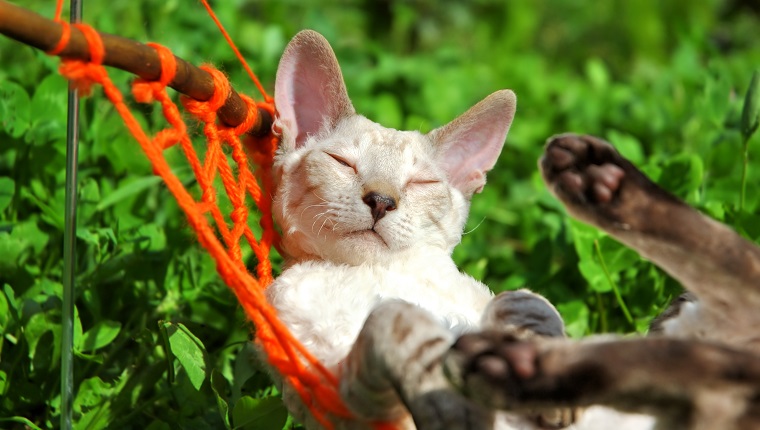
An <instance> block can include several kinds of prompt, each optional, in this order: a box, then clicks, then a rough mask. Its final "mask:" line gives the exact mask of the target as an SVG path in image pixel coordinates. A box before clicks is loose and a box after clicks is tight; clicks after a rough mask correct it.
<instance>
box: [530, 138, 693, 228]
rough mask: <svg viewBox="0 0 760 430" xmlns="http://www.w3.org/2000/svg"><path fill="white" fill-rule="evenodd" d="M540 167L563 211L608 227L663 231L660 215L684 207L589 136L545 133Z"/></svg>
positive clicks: (602, 142) (608, 147) (632, 166)
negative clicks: (547, 136)
mask: <svg viewBox="0 0 760 430" xmlns="http://www.w3.org/2000/svg"><path fill="white" fill-rule="evenodd" d="M539 167H540V169H541V174H542V176H543V179H544V182H546V185H547V187H548V188H549V190H550V191H551V192H552V193H553V194H554V195H555V196H557V198H559V199H560V201H562V203H564V205H565V207H566V208H567V210H568V212H570V213H571V214H572V215H574V216H575V217H577V218H579V219H580V220H582V221H585V222H588V223H591V224H593V225H596V226H597V227H600V228H602V229H605V230H607V231H610V230H613V231H615V230H635V231H648V230H651V229H652V228H654V229H658V228H659V229H665V230H667V225H666V223H664V222H661V221H660V220H661V219H662V218H663V217H664V215H667V214H668V213H671V211H672V210H673V209H676V208H677V209H683V206H684V204H683V203H681V202H680V201H679V200H678V199H676V198H675V197H673V196H672V195H671V194H669V193H668V192H666V191H664V190H663V189H662V188H660V187H659V186H658V185H656V184H655V183H654V182H652V181H651V180H650V179H649V178H647V177H646V176H645V175H644V174H643V173H641V172H640V171H639V170H638V169H637V168H636V167H635V166H634V165H633V164H631V162H630V161H628V160H627V159H625V158H624V157H623V156H622V155H620V153H618V152H617V150H615V148H614V147H613V146H612V145H610V144H609V143H607V142H605V141H603V140H601V139H599V138H597V137H594V136H580V135H576V134H562V135H558V136H554V137H552V138H550V139H549V140H548V142H547V144H546V149H545V151H544V155H543V156H542V157H541V160H540V161H539ZM665 218H667V217H665Z"/></svg>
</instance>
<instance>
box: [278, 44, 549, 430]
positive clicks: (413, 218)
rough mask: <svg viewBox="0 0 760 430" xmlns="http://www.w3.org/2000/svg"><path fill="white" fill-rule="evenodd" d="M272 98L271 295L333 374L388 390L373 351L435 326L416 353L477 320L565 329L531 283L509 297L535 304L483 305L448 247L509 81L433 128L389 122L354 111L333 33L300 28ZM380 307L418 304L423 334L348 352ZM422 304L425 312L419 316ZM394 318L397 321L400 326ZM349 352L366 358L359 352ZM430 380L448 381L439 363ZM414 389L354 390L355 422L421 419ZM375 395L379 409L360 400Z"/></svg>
mask: <svg viewBox="0 0 760 430" xmlns="http://www.w3.org/2000/svg"><path fill="white" fill-rule="evenodd" d="M275 98H276V105H277V108H278V115H277V119H276V127H277V128H279V130H280V131H281V134H282V141H281V144H280V152H279V153H278V156H277V158H276V161H275V168H274V171H275V178H276V190H277V191H276V195H275V198H274V213H275V217H276V220H277V222H278V223H279V225H280V227H281V228H282V232H283V243H282V244H283V248H284V250H285V252H286V266H285V270H284V271H283V273H282V275H281V276H280V277H278V278H277V280H276V281H275V282H274V284H273V285H271V286H270V287H269V288H268V290H267V295H268V298H269V300H270V302H271V303H272V304H273V305H274V306H275V308H277V310H278V312H279V317H280V319H281V320H282V321H283V322H284V323H285V324H286V325H287V326H288V327H289V328H290V330H291V331H292V332H293V334H294V335H295V337H296V338H297V339H299V340H300V341H301V342H302V343H303V344H304V345H305V346H306V347H307V348H308V349H309V350H310V351H311V352H312V353H313V354H314V355H315V356H316V357H317V358H318V359H319V360H321V361H322V362H323V363H324V364H325V365H326V366H328V367H330V368H332V369H335V371H336V372H337V371H338V367H339V365H342V366H346V367H350V366H352V365H353V366H358V367H360V368H361V369H360V370H357V371H358V372H364V371H365V370H366V371H367V372H368V373H371V372H374V371H376V373H377V377H378V378H380V377H382V378H390V379H387V381H386V382H385V384H386V385H387V387H386V388H385V389H384V390H385V391H388V390H390V391H393V389H392V387H390V385H388V384H390V383H391V382H393V384H396V383H398V381H394V380H393V378H394V376H393V375H388V374H383V371H382V370H381V369H377V368H367V367H368V365H369V362H370V361H371V362H376V361H378V360H380V361H382V360H384V358H381V356H382V355H383V354H384V352H383V350H388V352H393V353H398V354H400V355H399V357H408V356H410V355H412V354H413V353H414V352H415V351H417V350H418V346H419V343H424V340H425V339H429V338H432V339H436V336H440V339H441V342H440V344H437V345H434V347H433V346H430V347H429V348H428V349H427V350H426V351H425V352H426V354H428V355H429V356H430V357H428V358H425V359H423V358H420V359H419V362H418V363H412V364H414V365H416V364H419V363H424V362H425V360H428V361H430V360H432V359H434V358H435V359H436V360H439V359H440V356H441V354H442V353H443V351H445V350H446V349H447V348H448V347H449V346H450V345H451V343H453V341H454V339H455V337H456V335H457V334H460V333H463V332H465V331H467V330H473V329H474V328H477V327H480V326H481V325H482V324H481V321H484V322H485V324H486V325H489V324H490V325H494V326H495V325H498V324H502V325H509V324H511V325H513V326H514V327H515V329H522V330H523V332H524V333H526V335H527V334H533V333H539V334H543V335H548V336H552V335H553V336H562V335H563V330H562V323H561V320H560V317H559V314H558V313H557V312H556V310H555V309H554V308H553V307H552V306H551V305H550V304H549V303H548V302H547V301H546V300H545V299H543V298H541V297H540V296H537V295H534V294H532V293H529V292H527V291H521V292H519V293H513V294H516V296H515V297H517V298H516V299H514V300H504V299H505V298H506V295H505V296H504V297H502V300H501V301H504V302H512V301H522V302H524V303H526V304H527V306H528V307H527V309H529V310H530V312H528V311H526V312H524V313H522V314H520V313H518V314H514V315H511V316H510V317H502V316H496V315H495V314H496V311H495V310H494V311H492V312H491V313H490V314H489V313H488V312H485V310H486V307H487V305H488V304H489V303H490V302H491V301H492V299H493V294H492V293H491V292H490V290H489V289H488V288H487V287H486V286H485V285H483V284H482V283H480V282H478V281H476V280H474V279H473V278H471V277H470V276H467V275H465V274H462V273H461V272H459V270H458V269H457V268H456V266H455V264H454V262H453V261H452V259H451V252H452V250H453V248H454V246H456V245H457V244H458V243H459V241H460V238H461V235H462V229H463V226H464V223H465V221H466V218H467V213H468V209H469V201H470V198H471V197H472V195H473V194H474V193H477V192H479V191H480V190H481V189H482V188H483V186H484V184H485V174H486V172H487V171H488V170H490V169H491V168H492V167H493V165H494V163H495V162H496V159H497V158H498V156H499V153H500V152H501V149H502V146H503V144H504V140H505V138H506V135H507V132H508V130H509V126H510V124H511V122H512V118H513V116H514V112H515V104H516V100H515V96H514V93H513V92H512V91H509V90H503V91H498V92H496V93H494V94H492V95H490V96H489V97H487V98H486V99H485V100H483V101H481V102H480V103H478V104H477V105H475V106H474V107H473V108H471V109H470V110H468V111H467V112H466V113H465V114H463V115H462V116H460V117H459V118H457V119H456V120H454V121H452V122H451V123H449V124H447V125H445V126H443V127H441V128H438V129H436V130H434V131H432V132H430V133H428V134H425V135H423V134H421V133H419V132H416V131H398V130H394V129H388V128H385V127H382V126H380V125H378V124H376V123H373V122H371V121H369V120H368V119H366V118H364V117H362V116H360V115H357V114H356V113H355V111H354V108H353V106H352V104H351V101H350V100H349V98H348V94H347V93H346V88H345V84H344V82H343V77H342V74H341V71H340V68H339V66H338V63H337V60H336V59H335V55H334V54H333V52H332V49H331V48H330V46H329V44H328V43H327V41H326V40H324V38H322V36H320V35H319V34H317V33H315V32H312V31H304V32H301V33H299V34H298V35H297V36H296V37H295V38H294V39H293V41H291V43H290V44H289V45H288V47H287V49H286V50H285V53H284V54H283V57H282V60H281V62H280V66H279V69H278V71H277V83H276V89H275ZM518 296H519V297H518ZM402 301H403V302H402ZM494 303H496V304H498V303H499V301H496V302H494ZM383 305H385V306H383ZM492 308H494V309H497V308H499V306H495V305H494V306H492ZM373 311H375V313H377V315H380V314H382V313H383V312H386V313H387V312H390V313H394V312H402V313H404V312H406V311H409V312H407V313H406V314H405V315H407V316H409V317H411V318H410V320H411V324H412V325H413V326H414V328H412V329H411V330H413V331H414V332H415V333H417V332H419V333H420V336H417V337H419V339H417V342H410V341H411V340H412V338H413V337H415V336H409V337H408V338H407V339H401V340H400V341H399V339H397V338H394V336H393V335H392V334H389V335H388V336H386V337H382V338H381V339H378V341H379V342H378V343H377V344H373V345H371V346H368V347H366V348H365V350H362V351H356V348H355V352H353V353H351V351H352V348H354V347H355V345H357V344H358V342H357V336H359V333H360V331H361V330H362V327H365V330H366V326H365V321H366V320H367V318H368V316H369V315H370V313H372V312H373ZM531 312H532V313H531ZM418 313H419V314H421V316H420V317H419V318H420V320H419V321H417V320H415V318H417V317H415V316H414V315H416V314H418ZM484 315H485V317H484ZM484 318H485V319H484ZM383 319H384V318H379V317H377V318H374V319H372V321H374V322H368V323H367V325H370V326H387V325H388V324H389V323H392V322H393V320H391V321H381V322H378V320H383ZM428 325H430V326H431V327H433V328H430V327H428ZM378 330H381V331H382V329H378ZM389 330H390V332H393V331H394V330H396V332H398V330H399V329H398V327H395V328H394V327H393V326H392V324H391V326H390V327H389ZM390 332H389V333H390ZM396 334H398V333H396ZM367 336H369V335H367ZM396 337H397V336H396ZM350 354H352V355H353V356H356V357H359V356H362V357H363V358H362V359H361V360H359V359H355V360H351V359H350V358H347V357H349V355H350ZM366 356H371V357H370V358H367V357H366ZM399 360H401V359H399ZM387 361H389V362H388V363H385V364H386V365H388V366H396V367H397V368H396V369H391V370H388V372H390V373H395V374H396V376H399V377H400V376H401V375H405V374H407V373H409V372H411V370H410V369H409V365H407V364H405V363H404V362H403V361H404V360H401V361H397V362H395V363H394V362H393V361H394V360H392V359H389V360H387ZM412 367H414V366H412ZM438 367H440V366H438ZM352 375H353V376H352ZM340 376H341V383H342V389H343V391H344V392H345V393H355V392H356V391H357V390H364V389H366V387H362V388H358V387H357V385H359V384H360V383H361V382H363V381H356V378H354V376H355V375H354V374H352V373H351V372H348V371H345V368H344V371H343V373H342V374H341V375H340ZM370 378H374V376H370ZM433 379H435V380H436V382H435V383H436V384H443V383H444V380H443V378H442V374H441V373H440V372H438V374H437V375H436V377H435V378H433ZM423 385H424V384H423ZM418 389H421V388H420V387H409V389H408V391H409V392H403V393H392V394H388V393H380V394H382V395H381V396H380V397H382V396H389V397H390V398H391V400H390V401H389V402H388V403H389V405H388V406H387V407H385V406H381V407H378V408H374V406H378V404H377V403H376V402H375V400H374V399H376V398H377V397H378V396H379V394H378V393H369V394H368V393H364V394H365V397H367V396H366V395H369V397H367V398H364V399H358V398H356V397H357V396H354V395H347V397H350V398H347V399H346V400H347V401H348V402H349V404H351V406H353V407H354V411H355V412H356V413H357V415H358V421H356V422H354V423H351V424H350V425H348V424H347V425H348V426H349V427H358V428H361V427H363V426H365V425H366V422H364V420H366V419H389V420H397V421H401V422H405V423H406V425H407V426H408V427H410V428H412V427H413V424H412V423H411V420H410V419H409V416H408V414H407V413H406V409H407V408H409V407H410V405H409V403H410V402H414V398H416V397H420V396H422V393H416V392H412V391H415V390H418ZM286 390H287V388H286ZM380 391H383V390H380ZM423 391H424V390H423ZM428 391H429V390H428ZM292 403H293V404H291V405H290V406H291V409H292V410H294V411H295V413H296V414H297V415H299V417H300V418H301V419H303V420H304V421H305V422H306V423H307V425H308V424H309V423H310V419H309V417H308V416H304V415H303V413H302V411H299V408H300V405H299V404H298V402H297V401H294V402H292ZM353 403H360V404H359V405H357V404H353ZM361 403H364V404H361ZM380 403H382V402H380ZM368 405H369V406H368ZM404 405H406V406H404ZM367 407H369V409H372V410H369V411H366V410H362V409H366V408H367ZM375 409H376V410H375ZM484 415H489V416H490V414H484ZM415 419H418V420H419V418H418V417H415ZM484 419H490V418H484ZM516 421H521V420H520V419H516ZM363 422H364V424H362V423H363Z"/></svg>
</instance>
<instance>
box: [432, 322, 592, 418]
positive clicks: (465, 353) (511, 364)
mask: <svg viewBox="0 0 760 430" xmlns="http://www.w3.org/2000/svg"><path fill="white" fill-rule="evenodd" d="M537 359H538V349H537V347H536V344H535V343H533V342H524V341H518V340H517V339H516V338H515V337H514V336H513V335H512V334H509V333H503V332H498V331H483V332H479V333H471V334H465V335H463V336H461V337H460V338H459V339H458V340H457V341H456V343H455V344H454V345H453V346H452V347H451V350H450V351H449V353H448V354H447V356H446V358H445V360H444V372H445V374H446V376H447V377H448V378H449V380H450V381H451V383H452V384H453V385H454V386H455V387H456V388H457V389H458V390H459V391H460V392H461V393H462V394H463V395H464V396H465V397H467V398H468V399H470V400H472V401H474V402H475V403H477V404H480V405H483V406H485V407H487V408H490V409H500V410H511V411H514V412H517V413H519V414H521V415H522V416H524V417H525V418H526V419H528V420H530V421H532V422H533V423H534V424H535V425H537V426H538V428H543V429H560V428H564V427H567V426H569V425H571V424H573V423H574V422H575V420H576V417H577V415H578V414H579V409H576V408H565V407H556V408H536V407H535V405H529V404H526V402H525V400H526V399H525V394H526V393H525V388H526V387H525V385H524V383H525V381H528V380H531V379H532V378H534V376H536V373H537V372H539V371H540V369H538V367H537Z"/></svg>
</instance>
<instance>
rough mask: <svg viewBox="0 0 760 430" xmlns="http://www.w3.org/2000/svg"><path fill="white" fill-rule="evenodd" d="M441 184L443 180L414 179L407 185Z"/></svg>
mask: <svg viewBox="0 0 760 430" xmlns="http://www.w3.org/2000/svg"><path fill="white" fill-rule="evenodd" d="M440 183H441V180H440V179H435V178H412V179H410V180H409V181H408V182H407V183H406V185H407V186H410V185H435V184H440Z"/></svg>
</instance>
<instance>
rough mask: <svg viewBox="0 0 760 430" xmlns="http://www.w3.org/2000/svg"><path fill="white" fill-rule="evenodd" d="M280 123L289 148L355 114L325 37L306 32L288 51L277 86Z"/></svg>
mask: <svg viewBox="0 0 760 430" xmlns="http://www.w3.org/2000/svg"><path fill="white" fill-rule="evenodd" d="M275 106H276V107H277V118H278V119H277V124H278V126H279V127H280V129H281V131H282V134H283V139H282V142H283V145H286V149H290V150H292V149H295V148H298V147H300V146H301V145H303V144H304V142H305V141H306V139H307V137H308V136H309V135H315V134H317V133H318V132H319V131H320V130H322V129H323V128H324V127H327V128H328V129H329V128H332V127H334V126H335V125H336V124H337V123H338V121H339V120H341V119H342V118H345V117H347V116H350V115H352V114H354V107H353V105H352V104H351V100H350V99H349V98H348V93H347V92H346V84H345V83H343V74H342V73H341V72H340V66H339V65H338V60H337V59H336V58H335V54H334V53H333V50H332V48H331V47H330V44H329V43H328V42H327V40H326V39H325V38H324V37H322V35H321V34H319V33H317V32H316V31H312V30H304V31H301V32H300V33H298V34H296V36H295V37H294V38H293V40H291V41H290V43H289V44H288V46H287V47H286V48H285V52H284V53H283V54H282V59H280V65H279V67H278V68H277V79H276V83H275Z"/></svg>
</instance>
